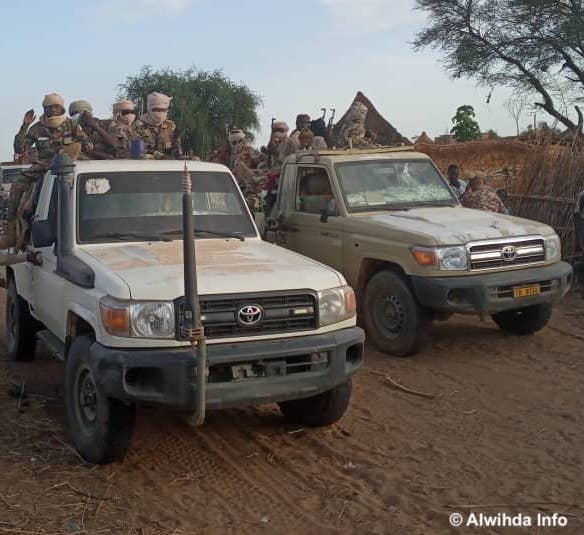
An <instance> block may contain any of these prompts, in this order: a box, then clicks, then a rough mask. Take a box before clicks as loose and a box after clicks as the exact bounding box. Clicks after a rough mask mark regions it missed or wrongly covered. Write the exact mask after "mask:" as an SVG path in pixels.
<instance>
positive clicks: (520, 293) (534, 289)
mask: <svg viewBox="0 0 584 535" xmlns="http://www.w3.org/2000/svg"><path fill="white" fill-rule="evenodd" d="M540 293H541V287H540V286H539V284H538V285H537V286H524V287H523V288H513V297H532V296H534V295H539V294H540Z"/></svg>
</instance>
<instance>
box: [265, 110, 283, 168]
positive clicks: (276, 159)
mask: <svg viewBox="0 0 584 535" xmlns="http://www.w3.org/2000/svg"><path fill="white" fill-rule="evenodd" d="M288 130H289V128H288V124H287V123H286V122H285V121H274V122H273V123H272V132H271V135H270V141H269V142H268V146H267V147H262V152H263V153H264V154H265V155H266V156H267V167H268V169H273V168H275V167H280V166H281V165H282V161H281V160H280V148H281V147H282V146H283V145H285V144H286V142H287V141H288Z"/></svg>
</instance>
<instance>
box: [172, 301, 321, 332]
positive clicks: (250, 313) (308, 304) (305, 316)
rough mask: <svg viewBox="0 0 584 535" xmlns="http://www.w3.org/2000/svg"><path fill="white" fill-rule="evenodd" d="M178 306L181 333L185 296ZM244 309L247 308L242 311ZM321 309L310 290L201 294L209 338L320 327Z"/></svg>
mask: <svg viewBox="0 0 584 535" xmlns="http://www.w3.org/2000/svg"><path fill="white" fill-rule="evenodd" d="M175 307H176V318H177V332H181V327H182V325H183V322H184V298H179V299H178V300H177V301H176V303H175ZM242 309H245V310H244V311H243V312H241V311H242ZM258 310H259V311H261V312H260V315H261V318H260V319H259V321H257V322H255V320H256V319H257V312H258ZM317 310H318V309H317V299H316V295H315V294H313V293H308V292H306V291H301V292H298V293H272V292H270V293H260V294H237V295H231V296H226V295H216V296H215V295H213V296H202V297H201V320H202V323H203V326H204V327H205V335H206V336H207V337H208V338H235V337H238V336H257V335H262V334H278V333H289V332H295V331H307V330H311V329H316V328H317V327H318V314H317ZM248 319H249V320H250V321H247V320H248ZM242 320H243V321H242ZM246 322H247V323H246Z"/></svg>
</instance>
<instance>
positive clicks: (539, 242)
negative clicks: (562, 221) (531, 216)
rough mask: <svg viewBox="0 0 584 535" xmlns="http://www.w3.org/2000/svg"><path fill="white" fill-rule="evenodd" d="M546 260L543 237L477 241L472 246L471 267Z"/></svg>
mask: <svg viewBox="0 0 584 535" xmlns="http://www.w3.org/2000/svg"><path fill="white" fill-rule="evenodd" d="M544 261H545V243H544V239H543V238H526V239H523V240H521V239H519V240H504V241H500V242H487V243H475V244H471V246H470V269H471V271H478V270H483V269H496V268H501V267H510V266H523V265H527V264H537V263H540V262H544Z"/></svg>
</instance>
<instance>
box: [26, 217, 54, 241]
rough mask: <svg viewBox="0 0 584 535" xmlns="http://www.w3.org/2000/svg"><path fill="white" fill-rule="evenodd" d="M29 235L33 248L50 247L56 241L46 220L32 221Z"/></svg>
mask: <svg viewBox="0 0 584 535" xmlns="http://www.w3.org/2000/svg"><path fill="white" fill-rule="evenodd" d="M31 234H32V243H33V245H34V247H50V246H51V245H53V244H54V243H55V242H56V241H57V237H56V236H55V235H54V233H53V229H52V228H51V224H50V222H49V221H48V220H44V221H33V222H32V228H31Z"/></svg>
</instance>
